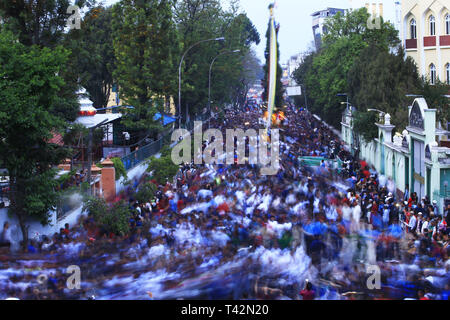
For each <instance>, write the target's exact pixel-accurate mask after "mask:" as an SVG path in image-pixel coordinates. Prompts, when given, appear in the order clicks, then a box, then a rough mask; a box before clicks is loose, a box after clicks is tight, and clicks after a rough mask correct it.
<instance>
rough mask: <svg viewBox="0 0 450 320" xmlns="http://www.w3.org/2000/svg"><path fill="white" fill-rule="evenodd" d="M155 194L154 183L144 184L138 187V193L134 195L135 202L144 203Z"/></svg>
mask: <svg viewBox="0 0 450 320" xmlns="http://www.w3.org/2000/svg"><path fill="white" fill-rule="evenodd" d="M155 192H156V185H155V184H154V183H151V182H150V183H146V184H144V185H142V186H141V187H139V191H138V192H137V193H136V196H135V198H136V200H137V201H139V203H146V202H148V201H150V200H151V199H152V198H153V197H154V195H155Z"/></svg>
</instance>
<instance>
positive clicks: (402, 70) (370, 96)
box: [348, 45, 420, 138]
mask: <svg viewBox="0 0 450 320" xmlns="http://www.w3.org/2000/svg"><path fill="white" fill-rule="evenodd" d="M348 87H349V91H348V92H349V93H350V96H351V98H352V102H353V103H354V104H355V106H357V109H358V110H359V111H360V112H366V111H367V109H378V110H381V111H384V112H386V113H389V114H390V115H391V122H392V124H394V125H395V126H396V127H397V130H399V131H400V132H401V131H403V129H405V128H406V126H407V124H408V108H407V107H406V106H407V105H408V98H407V97H406V95H407V94H408V93H411V92H417V90H418V89H419V87H420V81H419V77H418V73H417V68H416V65H415V63H414V61H413V60H412V59H411V58H407V59H406V60H405V59H404V51H403V50H402V49H399V50H398V52H397V53H396V54H393V53H390V52H389V51H387V50H383V49H380V48H377V47H376V46H374V45H371V46H369V47H367V48H366V49H364V50H363V51H362V52H361V53H360V56H359V57H358V59H357V60H356V62H355V64H354V65H353V67H352V68H351V70H350V72H349V78H348ZM361 130H362V131H361V133H364V135H365V136H366V138H368V137H369V136H370V134H369V132H372V134H371V135H372V137H373V138H374V137H376V136H377V134H375V135H373V132H374V131H375V130H376V126H375V124H374V123H373V122H372V123H370V122H369V123H366V125H365V126H363V125H362V126H361Z"/></svg>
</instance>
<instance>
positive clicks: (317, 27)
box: [311, 8, 345, 50]
mask: <svg viewBox="0 0 450 320" xmlns="http://www.w3.org/2000/svg"><path fill="white" fill-rule="evenodd" d="M338 12H341V13H342V14H345V10H344V9H336V8H327V9H325V10H321V11H317V12H314V13H313V14H312V15H311V16H312V17H313V27H312V28H313V34H314V43H315V45H316V49H317V50H318V49H319V48H320V47H321V45H322V35H323V34H325V33H327V30H326V27H325V20H326V19H327V18H329V17H332V16H334V15H336V14H337V13H338Z"/></svg>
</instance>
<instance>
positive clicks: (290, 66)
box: [286, 53, 305, 86]
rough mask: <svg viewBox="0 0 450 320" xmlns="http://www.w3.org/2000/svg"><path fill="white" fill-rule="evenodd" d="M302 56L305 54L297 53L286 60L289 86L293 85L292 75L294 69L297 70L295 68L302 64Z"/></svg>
mask: <svg viewBox="0 0 450 320" xmlns="http://www.w3.org/2000/svg"><path fill="white" fill-rule="evenodd" d="M304 56H305V54H304V53H299V54H297V55H294V56H292V57H291V58H290V59H289V60H288V62H287V64H286V65H287V72H288V76H289V85H290V86H294V85H295V81H294V79H293V78H292V77H293V76H294V72H295V70H297V68H298V67H299V66H300V65H301V64H302V62H303V58H304Z"/></svg>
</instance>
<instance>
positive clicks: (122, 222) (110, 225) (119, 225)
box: [83, 197, 130, 236]
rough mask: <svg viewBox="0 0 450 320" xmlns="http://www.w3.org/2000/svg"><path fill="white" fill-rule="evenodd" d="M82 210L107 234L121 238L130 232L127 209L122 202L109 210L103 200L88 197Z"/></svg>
mask: <svg viewBox="0 0 450 320" xmlns="http://www.w3.org/2000/svg"><path fill="white" fill-rule="evenodd" d="M83 210H85V211H87V212H89V215H90V216H92V217H93V218H94V221H95V222H96V223H97V224H98V225H99V226H100V227H102V228H103V229H104V230H105V231H107V232H108V233H109V232H112V233H114V234H116V235H121V236H123V235H126V234H127V233H128V232H129V231H130V225H129V223H128V219H129V212H128V207H127V205H126V204H125V203H123V202H120V203H116V204H115V205H114V206H113V207H112V208H110V207H109V206H108V204H107V203H106V201H105V199H103V198H97V197H90V198H89V199H88V200H87V201H86V202H85V204H84V206H83Z"/></svg>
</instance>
